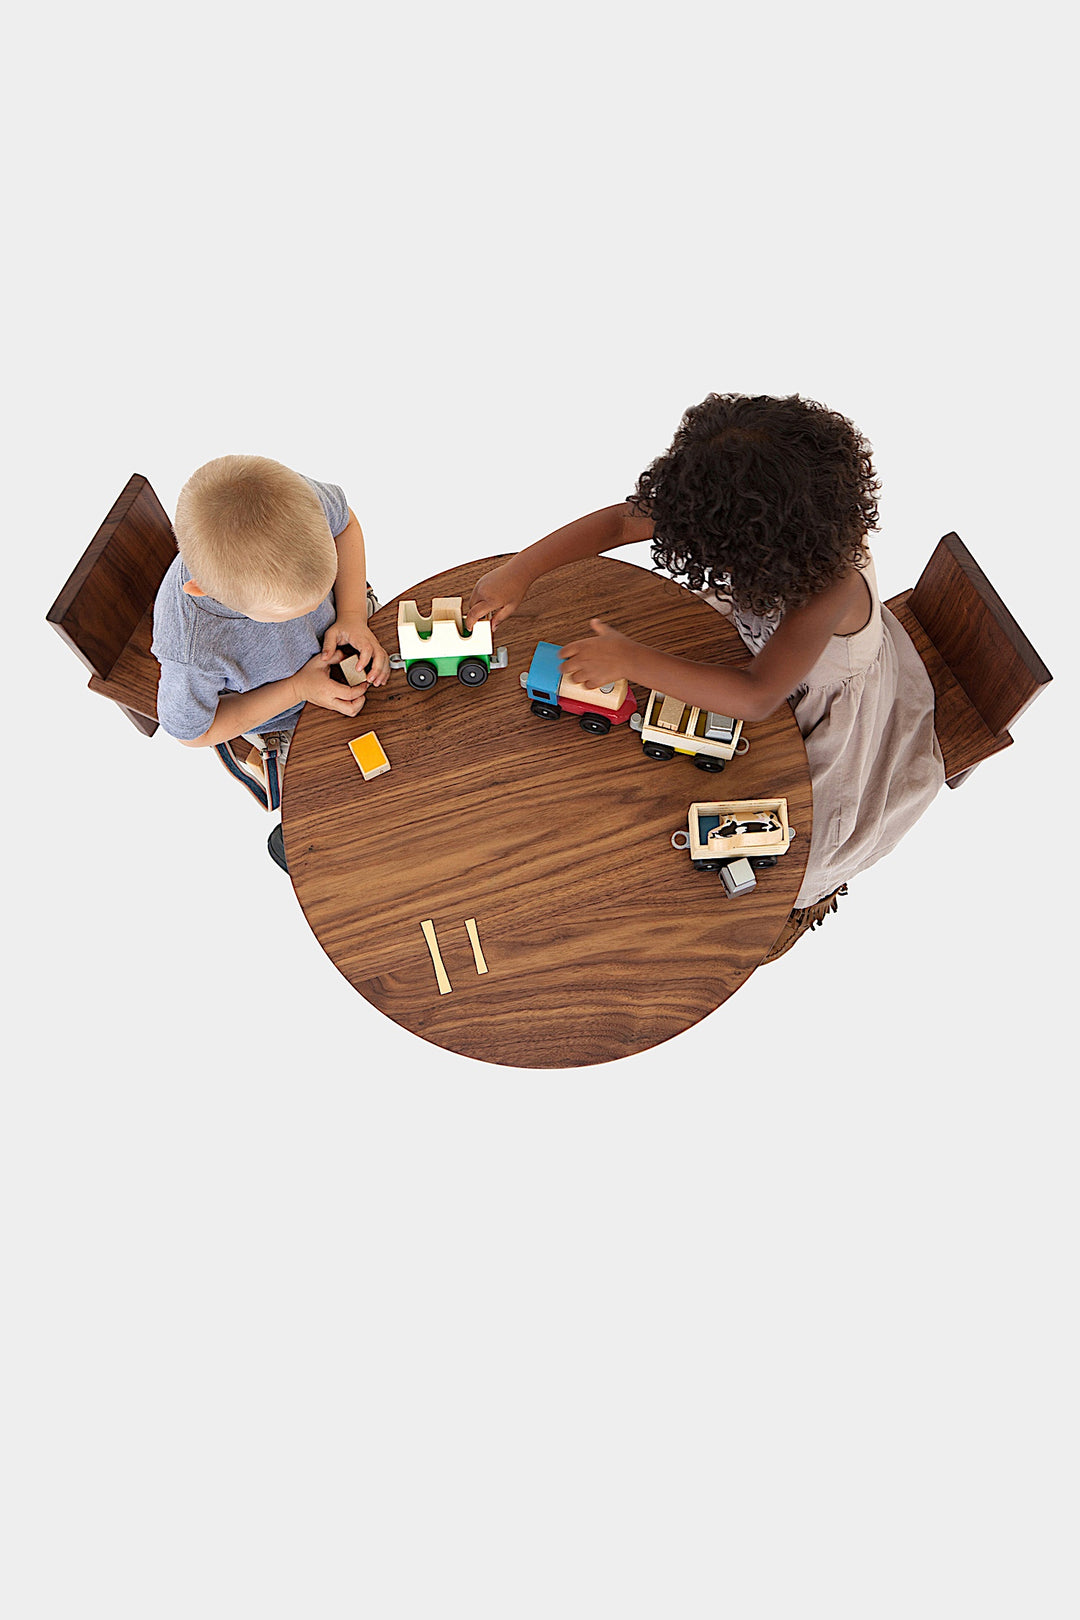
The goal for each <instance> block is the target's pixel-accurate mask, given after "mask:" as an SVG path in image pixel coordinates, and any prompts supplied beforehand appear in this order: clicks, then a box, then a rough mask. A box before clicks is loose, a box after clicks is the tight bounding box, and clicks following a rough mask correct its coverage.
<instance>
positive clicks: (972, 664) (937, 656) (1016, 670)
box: [886, 534, 1053, 787]
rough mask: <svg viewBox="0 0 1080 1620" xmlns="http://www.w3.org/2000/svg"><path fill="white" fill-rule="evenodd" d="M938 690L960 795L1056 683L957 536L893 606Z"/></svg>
mask: <svg viewBox="0 0 1080 1620" xmlns="http://www.w3.org/2000/svg"><path fill="white" fill-rule="evenodd" d="M886 605H887V606H888V607H889V608H891V609H892V611H893V612H894V613H895V614H896V616H897V618H899V620H900V622H901V623H902V624H903V625H904V628H905V629H906V630H907V631H908V634H909V635H910V636H911V639H912V641H913V642H914V643H915V646H916V648H917V650H918V652H919V655H920V657H921V658H922V660H923V663H924V664H925V665H926V669H927V673H928V674H929V676H930V679H931V681H932V682H933V685H934V695H935V700H936V703H935V714H934V729H935V731H936V732H937V736H938V741H939V742H940V744H941V751H942V754H943V755H944V758H945V776H946V780H947V781H948V782H949V785H950V786H951V787H956V786H958V785H959V783H960V782H961V781H962V780H963V778H964V777H965V776H966V775H967V774H968V772H969V771H971V770H973V769H974V767H975V766H976V765H977V764H979V762H980V761H981V760H983V759H986V758H988V757H989V756H990V755H991V754H995V753H997V752H999V750H1000V749H1002V748H1007V747H1008V746H1009V744H1010V743H1011V742H1012V738H1011V736H1010V735H1009V730H1008V728H1009V727H1010V726H1011V725H1012V724H1013V722H1014V721H1015V720H1016V719H1018V717H1019V716H1020V715H1021V714H1023V712H1024V710H1025V709H1026V708H1027V706H1028V704H1029V703H1032V702H1033V701H1034V699H1035V698H1036V697H1038V695H1039V693H1040V692H1041V691H1042V689H1043V687H1044V686H1047V685H1048V684H1049V683H1050V681H1051V679H1052V678H1053V677H1052V676H1051V674H1050V671H1049V670H1048V669H1047V667H1046V665H1045V664H1044V663H1043V661H1042V659H1041V658H1040V657H1039V655H1038V653H1037V652H1036V651H1035V648H1034V647H1033V646H1032V645H1031V642H1030V641H1029V640H1028V638H1027V636H1025V634H1024V632H1023V631H1022V630H1021V628H1020V626H1019V625H1018V624H1017V622H1016V620H1015V619H1014V618H1013V616H1012V614H1011V613H1010V612H1009V610H1008V608H1007V607H1006V606H1005V604H1004V602H1003V601H1002V600H1001V597H1000V596H999V595H998V593H997V591H995V589H994V587H993V586H992V585H991V584H990V581H989V580H988V579H987V577H986V575H985V574H984V573H983V571H982V569H981V568H980V567H979V565H978V563H977V562H976V561H975V559H974V557H973V556H972V555H971V553H970V551H969V550H968V549H967V547H966V546H965V545H964V543H963V541H962V540H961V539H960V537H959V535H957V534H947V535H945V536H944V537H943V538H942V539H941V540H940V541H939V542H938V544H937V547H936V548H935V550H934V554H933V556H932V557H931V558H930V561H929V562H928V563H927V565H926V567H925V568H924V569H923V571H922V573H921V574H920V575H919V578H918V580H917V582H916V584H915V586H914V588H913V589H912V590H910V591H904V592H902V593H901V595H900V596H898V597H896V598H895V599H894V600H893V601H890V602H888V603H887V604H886Z"/></svg>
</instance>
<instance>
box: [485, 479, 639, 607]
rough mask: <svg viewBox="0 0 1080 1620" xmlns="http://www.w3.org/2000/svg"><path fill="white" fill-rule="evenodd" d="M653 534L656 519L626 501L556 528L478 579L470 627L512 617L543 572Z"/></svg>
mask: <svg viewBox="0 0 1080 1620" xmlns="http://www.w3.org/2000/svg"><path fill="white" fill-rule="evenodd" d="M652 533H653V525H652V519H651V518H644V517H639V516H638V514H637V513H636V512H633V511H631V509H630V507H629V506H628V505H627V503H626V502H625V501H620V502H619V504H618V506H605V507H602V508H601V510H600V511H599V512H590V513H589V514H588V516H587V517H581V518H577V519H575V521H574V522H573V523H567V524H565V525H564V526H563V527H562V528H561V529H555V530H554V531H553V532H552V533H551V534H546V535H545V536H544V538H543V539H542V540H537V541H536V542H535V543H534V544H533V545H531V546H526V547H525V550H524V551H519V552H518V554H517V556H516V557H511V559H510V561H509V562H506V563H501V564H500V565H499V567H498V568H492V569H491V570H490V571H489V572H488V573H486V574H484V575H483V576H482V577H481V578H480V579H479V580H478V581H477V583H476V588H475V590H474V591H473V593H472V599H471V601H470V602H469V608H468V612H467V614H466V616H465V623H466V627H467V628H468V629H469V630H471V629H472V627H473V625H474V624H475V623H476V621H477V619H487V618H490V620H491V627H492V629H494V628H495V626H496V625H497V624H501V623H502V621H503V619H508V618H509V617H510V615H511V613H513V611H514V609H515V608H516V607H517V606H518V604H519V602H520V601H521V599H522V597H523V596H524V595H525V592H526V591H527V590H528V588H529V586H530V585H531V584H532V583H533V581H534V580H537V579H539V578H540V576H541V574H550V572H551V570H552V569H553V568H561V567H562V565H563V564H564V563H568V562H577V561H578V560H579V559H580V558H581V557H598V556H599V555H600V553H601V552H602V551H613V550H614V549H615V548H616V547H617V546H630V545H633V544H634V542H635V541H636V540H651V539H652Z"/></svg>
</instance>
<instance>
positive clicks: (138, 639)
mask: <svg viewBox="0 0 1080 1620" xmlns="http://www.w3.org/2000/svg"><path fill="white" fill-rule="evenodd" d="M153 639H154V604H153V603H152V602H151V604H150V606H149V607H148V608H147V610H146V612H145V613H144V614H143V616H142V618H141V619H140V620H139V622H138V624H137V625H136V626H135V629H134V631H133V632H132V635H131V639H130V640H129V641H128V643H127V645H126V646H125V647H124V649H123V651H122V652H121V654H120V656H119V658H118V659H117V660H116V663H115V664H114V665H113V667H112V672H111V674H110V675H109V678H108V680H102V679H101V677H100V676H99V675H91V677H90V682H89V685H90V690H91V692H100V693H101V694H102V696H103V697H108V698H112V700H113V702H114V703H119V704H120V706H121V708H126V709H130V710H133V711H134V712H135V713H136V714H140V715H143V716H145V717H146V718H147V719H149V720H152V721H153V722H154V723H155V724H154V729H156V722H157V689H158V679H159V677H160V675H161V665H160V664H159V663H158V661H157V659H156V658H155V657H154V655H153V653H152V652H151V651H150V644H151V642H152V641H153Z"/></svg>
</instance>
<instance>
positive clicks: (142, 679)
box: [45, 473, 176, 735]
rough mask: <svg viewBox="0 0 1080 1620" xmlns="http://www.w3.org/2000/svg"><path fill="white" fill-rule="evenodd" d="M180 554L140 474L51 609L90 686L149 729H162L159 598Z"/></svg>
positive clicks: (161, 510) (130, 482)
mask: <svg viewBox="0 0 1080 1620" xmlns="http://www.w3.org/2000/svg"><path fill="white" fill-rule="evenodd" d="M175 556H176V538H175V536H174V534H173V530H172V524H171V523H170V522H169V519H168V516H167V514H166V512H165V510H164V508H163V507H162V505H161V502H160V501H159V500H158V498H157V496H156V495H155V494H154V491H153V490H152V488H151V487H150V483H149V481H148V480H147V479H146V478H144V477H143V476H142V474H141V473H134V474H133V475H132V476H131V478H129V479H128V481H127V484H126V485H125V486H124V490H123V492H122V494H121V495H120V497H119V499H118V500H117V501H116V503H115V505H114V506H113V508H112V510H111V511H110V512H109V515H108V517H106V519H105V521H104V523H103V524H102V525H101V527H100V528H99V529H98V531H97V533H96V534H95V536H94V538H93V539H92V540H91V542H90V544H89V545H88V546H87V548H86V550H85V551H84V552H83V554H82V556H81V557H80V559H79V561H78V562H77V563H76V565H75V568H74V569H73V571H72V573H71V576H70V578H69V579H68V581H67V583H66V584H65V586H64V588H63V590H62V591H61V592H60V595H59V596H58V597H57V598H56V601H55V602H54V603H53V605H52V607H51V608H50V609H49V611H48V613H47V614H46V616H45V617H46V619H47V620H48V622H49V624H51V625H52V626H53V628H54V630H56V631H57V633H58V634H59V635H61V636H62V637H63V639H64V640H65V641H66V642H67V644H68V646H69V647H70V648H71V649H72V651H73V652H75V653H76V654H77V655H78V657H79V658H81V659H82V661H83V663H84V664H85V665H86V666H87V668H88V669H89V670H90V672H91V676H92V679H91V682H90V685H91V687H92V688H93V689H94V690H95V691H97V692H102V693H103V694H104V695H105V696H106V697H111V698H112V699H113V700H114V701H115V702H116V703H119V705H120V707H121V708H122V709H123V710H124V711H125V713H126V714H127V715H128V718H129V719H130V720H132V721H133V722H134V724H135V725H136V726H138V728H139V729H140V730H141V731H143V732H146V733H147V735H150V734H152V733H153V732H154V731H155V730H156V729H157V722H156V718H155V717H156V706H155V700H156V693H157V671H156V667H155V665H154V661H153V659H152V656H151V653H150V639H151V635H152V626H153V609H154V597H155V596H156V595H157V589H158V586H159V585H160V584H161V581H162V578H163V576H164V574H165V571H166V569H167V568H168V567H169V565H170V564H171V563H172V561H173V559H174V558H175Z"/></svg>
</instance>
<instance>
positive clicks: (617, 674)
mask: <svg viewBox="0 0 1080 1620" xmlns="http://www.w3.org/2000/svg"><path fill="white" fill-rule="evenodd" d="M589 629H590V630H591V631H592V632H593V634H592V635H591V636H589V637H587V638H586V639H585V640H584V641H571V642H568V643H567V645H566V646H565V647H562V648H560V652H561V654H562V666H563V672H564V673H565V674H567V675H569V677H570V679H571V680H572V681H577V682H578V684H579V685H581V686H592V687H596V686H607V685H608V684H609V683H610V682H611V681H618V680H621V679H622V678H623V677H624V676H625V678H626V679H627V680H632V679H633V676H632V674H631V664H632V662H633V656H634V649H635V648H636V647H637V646H638V642H636V641H632V640H631V639H630V637H629V636H624V635H621V634H620V633H619V631H618V630H613V629H612V628H611V626H610V625H608V624H604V623H603V622H602V620H600V619H590V620H589Z"/></svg>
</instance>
